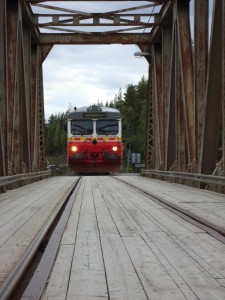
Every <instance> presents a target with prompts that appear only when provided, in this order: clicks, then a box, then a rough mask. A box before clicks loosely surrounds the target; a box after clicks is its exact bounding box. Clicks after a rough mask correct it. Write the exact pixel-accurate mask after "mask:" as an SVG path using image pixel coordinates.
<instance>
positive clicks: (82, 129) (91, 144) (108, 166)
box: [67, 105, 123, 173]
mask: <svg viewBox="0 0 225 300" xmlns="http://www.w3.org/2000/svg"><path fill="white" fill-rule="evenodd" d="M67 131H68V133H67V141H68V143H67V153H68V166H69V167H70V168H71V170H72V171H73V172H74V173H110V172H116V171H118V168H119V167H120V165H121V161H122V155H123V145H122V140H121V137H122V123H121V115H120V112H119V111H118V110H116V109H113V108H108V107H100V106H97V105H92V106H89V107H81V108H78V109H76V108H75V110H74V112H71V113H70V114H69V116H68V125H67Z"/></svg>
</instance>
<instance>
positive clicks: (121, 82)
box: [34, 2, 193, 119]
mask: <svg viewBox="0 0 225 300" xmlns="http://www.w3.org/2000/svg"><path fill="white" fill-rule="evenodd" d="M120 3H121V2H120ZM134 3H135V2H133V3H131V4H129V5H131V6H135V5H136V4H134ZM49 4H51V5H55V6H60V5H59V2H55V3H50V2H49ZM141 4H146V2H143V3H140V2H139V3H138V5H141ZM192 4H193V3H192ZM71 5H73V4H71ZM104 5H105V7H104ZM104 5H103V3H101V4H96V3H95V5H94V6H93V4H90V2H84V3H83V4H82V3H81V2H80V4H79V10H82V11H86V12H87V11H88V10H87V7H89V6H90V12H95V11H96V12H101V11H110V10H115V9H118V8H119V9H120V8H123V6H124V7H127V6H129V5H128V2H123V3H122V4H119V3H117V4H115V3H114V4H113V3H109V2H107V3H105V4H104ZM115 5H116V6H115ZM118 5H120V7H118ZM63 6H64V5H63V2H62V4H61V7H63ZM66 7H67V8H68V4H67V5H66ZM72 8H73V9H74V7H72ZM76 9H77V8H76ZM34 11H35V12H42V10H41V9H40V8H34ZM45 12H46V11H45ZM48 13H49V11H48ZM142 31H143V30H142ZM136 51H140V50H139V48H138V47H137V46H135V45H132V46H130V45H129V46H125V45H96V46H90V45H85V46H71V45H70V46H68V45H65V46H58V45H57V46H54V47H53V49H52V50H51V52H50V54H49V55H48V57H47V58H46V60H45V62H44V64H43V72H44V100H45V118H46V119H48V118H49V116H50V115H51V114H57V113H62V112H66V110H67V109H68V107H69V105H70V104H71V105H72V106H76V107H80V106H84V105H91V104H94V103H96V102H97V101H98V100H100V101H102V102H103V103H105V101H110V100H113V99H114V97H115V95H116V94H117V92H118V91H119V89H120V88H121V89H122V91H123V92H124V91H125V89H126V86H127V85H128V84H131V83H132V84H137V83H138V82H139V80H140V79H141V77H142V76H145V77H146V78H147V76H148V63H147V61H146V59H145V58H136V57H135V56H134V53H135V52H136Z"/></svg>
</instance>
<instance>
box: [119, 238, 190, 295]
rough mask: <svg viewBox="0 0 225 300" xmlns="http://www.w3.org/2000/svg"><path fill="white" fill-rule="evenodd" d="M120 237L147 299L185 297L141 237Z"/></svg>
mask: <svg viewBox="0 0 225 300" xmlns="http://www.w3.org/2000/svg"><path fill="white" fill-rule="evenodd" d="M122 239H123V242H124V244H125V246H126V249H127V252H128V253H129V256H130V258H131V260H132V263H133V265H134V268H135V270H136V272H137V274H138V277H139V279H140V280H141V283H142V285H143V287H144V289H145V292H146V294H147V296H148V298H149V299H152V300H154V299H155V300H158V299H167V300H178V299H186V297H185V296H184V295H183V294H182V292H181V291H180V289H179V288H178V286H177V285H176V283H175V282H174V281H173V280H172V278H171V277H170V275H169V274H168V273H167V271H166V270H165V268H164V267H163V266H162V265H161V263H160V262H159V261H158V259H157V258H156V256H155V255H154V253H153V252H152V251H151V249H150V248H149V247H148V246H147V244H146V243H145V242H144V240H143V239H142V238H141V237H125V238H122Z"/></svg>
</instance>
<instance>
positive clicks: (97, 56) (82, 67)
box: [43, 45, 148, 118]
mask: <svg viewBox="0 0 225 300" xmlns="http://www.w3.org/2000/svg"><path fill="white" fill-rule="evenodd" d="M136 51H140V50H139V49H138V48H137V47H136V46H134V45H133V46H130V45H129V46H128V45H126V46H125V45H95V46H90V45H87V46H54V47H53V49H52V51H51V52H50V54H49V55H48V57H47V59H46V60H45V62H44V64H43V73H44V99H45V100H44V101H45V117H46V118H48V117H49V116H50V115H51V114H55V113H61V112H66V110H67V109H68V108H69V106H70V105H72V106H73V107H74V106H76V107H81V106H88V105H91V104H94V103H97V101H98V100H99V101H101V102H103V103H105V102H106V101H110V100H113V99H114V97H115V95H116V94H117V93H118V91H119V89H120V88H121V89H122V92H124V91H125V90H126V86H127V85H128V84H131V83H132V84H137V83H138V82H139V81H140V79H141V77H142V76H145V77H146V78H147V76H148V63H147V61H146V59H145V58H136V57H135V56H134V53H135V52H136Z"/></svg>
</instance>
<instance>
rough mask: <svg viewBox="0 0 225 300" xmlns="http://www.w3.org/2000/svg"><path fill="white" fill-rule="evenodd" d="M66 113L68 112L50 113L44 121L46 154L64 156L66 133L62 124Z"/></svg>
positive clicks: (65, 120) (64, 122)
mask: <svg viewBox="0 0 225 300" xmlns="http://www.w3.org/2000/svg"><path fill="white" fill-rule="evenodd" d="M67 114H68V112H66V113H62V114H60V113H59V114H57V115H51V116H50V117H49V119H48V121H47V123H46V135H47V138H46V140H47V143H46V150H47V156H66V142H67V134H66V131H65V130H64V126H65V124H66V122H67Z"/></svg>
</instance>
